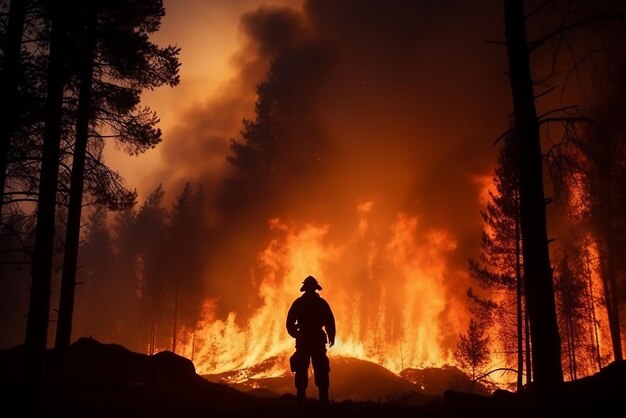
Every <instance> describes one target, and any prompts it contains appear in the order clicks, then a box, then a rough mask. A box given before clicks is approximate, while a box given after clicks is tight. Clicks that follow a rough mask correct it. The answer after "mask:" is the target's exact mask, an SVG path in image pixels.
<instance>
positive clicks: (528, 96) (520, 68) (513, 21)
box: [504, 0, 563, 395]
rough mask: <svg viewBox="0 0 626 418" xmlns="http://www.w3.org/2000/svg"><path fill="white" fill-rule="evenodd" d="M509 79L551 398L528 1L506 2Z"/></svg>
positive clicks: (539, 354) (544, 384)
mask: <svg viewBox="0 0 626 418" xmlns="http://www.w3.org/2000/svg"><path fill="white" fill-rule="evenodd" d="M504 11H505V31H506V44H507V55H508V61H509V76H510V84H511V93H512V96H513V107H514V114H515V123H516V128H517V132H518V133H519V162H520V165H519V179H520V185H519V186H520V227H521V232H522V244H523V246H522V253H523V256H524V279H525V281H526V295H527V303H528V313H529V319H530V332H531V335H532V341H533V345H532V349H533V372H534V373H533V374H534V379H535V387H536V390H537V392H538V393H540V394H542V395H548V394H550V393H552V392H554V391H556V390H558V388H560V386H561V385H562V383H563V371H562V369H561V343H560V339H559V330H558V326H557V319H556V306H555V302H554V283H553V281H552V268H551V266H550V255H549V249H548V236H547V225H546V210H545V195H544V190H543V164H542V152H541V142H540V133H539V120H538V118H537V110H536V108H535V98H534V93H533V81H532V77H531V72H530V57H529V49H528V42H527V39H526V28H525V22H524V4H523V0H504Z"/></svg>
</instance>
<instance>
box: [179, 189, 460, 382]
mask: <svg viewBox="0 0 626 418" xmlns="http://www.w3.org/2000/svg"><path fill="white" fill-rule="evenodd" d="M373 205H374V203H373V202H371V201H367V202H362V203H360V204H359V205H358V206H357V215H358V223H357V224H356V228H355V230H354V232H353V234H352V236H351V237H350V238H349V239H348V240H347V241H346V242H342V243H335V242H329V235H330V232H331V227H330V226H329V225H316V224H313V223H306V224H303V225H296V224H293V223H292V224H289V223H286V222H284V221H282V220H280V219H272V220H270V222H269V225H270V228H271V230H272V231H273V232H274V233H275V234H276V237H275V238H274V239H272V240H271V241H270V242H269V243H268V244H267V246H266V248H265V249H263V250H262V251H260V252H259V254H258V266H257V269H256V270H255V272H256V271H258V272H259V273H260V274H259V275H260V280H259V281H258V289H257V291H258V295H259V296H260V298H261V300H262V304H261V306H260V307H259V308H258V309H257V310H256V311H255V312H254V314H253V315H252V316H251V317H250V318H249V319H248V320H247V321H246V322H245V324H243V325H240V324H238V321H237V317H236V314H235V313H231V314H229V315H228V317H227V318H226V319H217V318H215V313H214V312H215V308H216V305H215V301H207V302H206V304H205V307H204V320H203V322H202V323H201V325H200V327H199V331H198V332H197V335H198V338H197V341H196V343H195V346H196V348H195V352H196V353H197V354H196V355H195V356H194V361H195V362H196V368H197V370H198V373H200V374H209V373H221V372H225V371H231V370H236V369H244V368H250V367H252V366H254V365H257V364H259V363H261V362H263V361H264V360H266V359H268V358H272V357H279V358H283V359H286V358H287V357H288V355H289V354H290V353H291V352H292V351H293V349H294V341H293V340H292V339H291V337H289V335H288V334H287V332H286V330H285V317H286V313H287V310H288V309H289V306H290V304H291V303H292V301H293V300H294V299H295V298H296V297H298V296H299V292H298V289H299V287H300V285H301V282H302V280H303V278H304V277H306V276H308V275H309V274H312V275H314V276H316V277H317V278H318V279H319V280H320V282H321V283H322V286H323V287H324V291H323V292H322V296H323V297H324V298H326V299H327V300H328V301H329V303H330V305H331V307H332V309H333V311H334V314H335V318H336V322H337V338H336V345H335V346H334V347H333V348H331V349H330V355H331V356H332V355H346V356H352V357H356V358H360V359H365V360H369V361H373V362H376V363H378V364H381V365H383V366H385V367H387V368H388V369H390V370H392V371H395V372H399V371H401V370H402V369H404V368H407V367H423V366H441V365H443V364H446V363H450V362H451V360H452V359H451V355H452V352H453V351H454V350H453V348H454V347H453V344H452V345H451V344H447V345H446V344H445V342H446V341H445V338H444V337H445V336H452V335H453V336H456V335H458V333H459V331H460V330H461V329H462V327H463V318H464V315H465V314H464V312H465V309H464V307H463V306H462V304H461V303H460V302H459V306H452V307H451V306H450V305H451V304H452V305H453V304H454V302H451V301H450V298H449V297H448V295H447V290H446V286H445V281H446V279H447V275H448V274H449V272H448V271H447V268H446V256H447V254H448V253H449V252H450V251H452V250H454V249H455V248H456V242H455V241H454V240H453V239H452V238H451V237H450V236H449V234H448V233H446V232H445V231H441V230H422V229H423V228H420V224H419V221H418V218H417V217H415V216H410V215H408V214H405V213H398V214H396V216H395V219H394V220H393V221H392V224H391V225H390V226H389V227H388V231H387V233H386V235H385V236H386V237H388V238H387V240H386V241H383V242H382V244H381V243H380V242H379V241H378V240H377V239H376V237H375V236H374V235H375V234H374V232H372V231H371V230H370V228H369V217H370V215H371V212H372V208H373ZM356 247H359V248H365V250H363V251H362V252H360V253H358V254H360V255H362V256H360V257H355V256H354V253H355V251H354V248H356ZM363 254H364V255H363ZM350 263H361V265H362V266H364V269H363V271H365V272H366V273H365V277H358V278H354V277H348V278H346V277H337V273H336V272H337V271H345V268H344V269H341V266H342V265H345V264H350ZM387 269H388V270H390V271H386V270H387ZM452 312H455V313H456V314H457V315H461V316H462V317H458V318H456V317H454V316H453V315H452ZM186 350H187V351H189V347H187V348H186ZM286 363H287V362H286V361H281V362H277V363H276V365H275V367H273V368H271V369H270V370H264V377H271V376H279V375H282V374H284V373H285V372H287V371H288V368H287V367H288V366H287V364H286ZM246 377H250V376H246ZM242 378H243V377H242Z"/></svg>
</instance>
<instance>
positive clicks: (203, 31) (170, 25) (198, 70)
mask: <svg viewBox="0 0 626 418" xmlns="http://www.w3.org/2000/svg"><path fill="white" fill-rule="evenodd" d="M268 4H269V5H286V6H290V7H295V8H299V7H300V4H301V1H300V0H209V1H206V0H164V6H165V11H166V16H165V18H164V19H163V21H162V26H161V30H160V31H159V32H157V33H155V34H154V35H153V36H152V39H153V41H154V42H155V43H157V44H159V45H162V46H163V45H177V46H179V47H180V48H181V53H180V61H181V63H182V66H181V70H180V76H181V82H180V84H179V85H178V86H176V87H175V88H170V87H161V88H158V89H156V90H154V91H146V92H144V93H143V97H142V104H144V105H147V106H150V107H151V108H152V109H153V110H155V111H157V113H158V115H159V117H160V119H161V123H160V125H159V127H160V128H161V130H162V131H163V141H164V142H165V141H168V142H169V141H176V140H177V139H176V138H172V136H171V131H172V129H173V128H174V127H175V126H176V125H177V124H179V123H180V119H181V117H182V116H183V115H184V114H185V113H186V112H189V111H190V109H192V108H194V107H197V106H199V105H200V106H201V105H202V104H204V103H207V102H210V101H211V100H212V98H214V97H216V96H220V95H223V94H224V89H225V88H227V87H225V85H227V84H228V80H230V79H231V78H232V77H234V76H235V75H236V73H237V71H238V68H237V63H236V62H233V61H234V60H235V57H234V55H235V53H236V52H237V51H238V49H239V48H240V47H241V46H242V44H243V43H244V42H245V39H242V38H243V37H242V34H241V33H240V25H239V19H240V18H241V16H242V15H243V14H244V13H246V12H248V11H251V10H255V9H257V8H258V7H259V6H261V5H268ZM253 93H254V91H253V90H251V91H250V92H249V94H250V95H252V94H253ZM251 97H252V96H251ZM251 110H252V108H249V109H247V111H248V113H250V112H251ZM243 116H244V115H243V114H242V115H241V117H243ZM240 119H241V118H238V119H237V120H236V121H237V122H239V121H240ZM236 133H237V131H234V132H225V133H224V134H225V135H226V136H227V137H228V136H229V135H235V134H236ZM162 150H163V147H162V146H158V147H157V148H155V149H153V150H149V151H148V152H146V153H145V154H143V155H140V156H138V157H130V156H127V155H126V154H124V152H123V151H122V150H118V149H116V148H115V147H114V146H109V147H108V148H107V150H106V153H105V158H106V160H107V161H108V162H109V163H110V164H111V166H112V167H113V168H114V169H116V170H118V171H119V172H120V173H121V174H122V176H123V177H124V178H125V179H126V182H127V185H129V186H130V187H131V188H137V191H138V192H139V200H140V201H141V200H143V198H144V197H145V196H146V195H147V194H148V193H149V192H150V190H152V188H153V187H154V186H156V185H157V184H158V183H159V182H161V181H163V182H166V183H167V182H168V180H169V179H167V178H155V175H156V173H160V172H162V170H163V160H162V158H161V153H162Z"/></svg>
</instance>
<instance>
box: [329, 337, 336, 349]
mask: <svg viewBox="0 0 626 418" xmlns="http://www.w3.org/2000/svg"><path fill="white" fill-rule="evenodd" d="M333 345H335V339H334V338H331V339H329V340H328V348H330V347H332V346H333Z"/></svg>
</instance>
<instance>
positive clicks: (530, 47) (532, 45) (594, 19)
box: [528, 14, 626, 51]
mask: <svg viewBox="0 0 626 418" xmlns="http://www.w3.org/2000/svg"><path fill="white" fill-rule="evenodd" d="M624 18H626V15H622V14H618V15H600V16H593V17H590V18H587V19H583V20H579V21H577V22H573V23H570V24H569V25H565V26H561V27H560V28H558V29H556V30H554V31H552V32H550V33H548V34H546V35H544V36H542V37H541V38H539V39H537V40H535V41H532V42H529V43H528V50H529V51H533V50H535V49H537V48H539V47H540V46H541V45H543V44H544V43H545V42H546V41H548V40H550V38H552V37H553V36H556V35H560V34H563V33H564V32H566V31H568V30H571V29H576V28H578V27H580V26H584V25H588V24H589V23H593V22H597V21H601V20H607V19H624Z"/></svg>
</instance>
